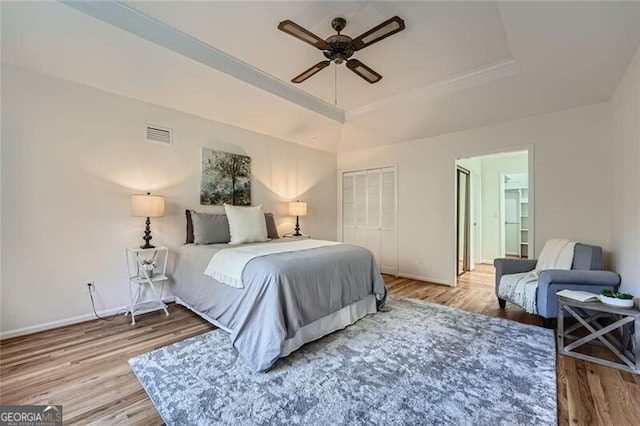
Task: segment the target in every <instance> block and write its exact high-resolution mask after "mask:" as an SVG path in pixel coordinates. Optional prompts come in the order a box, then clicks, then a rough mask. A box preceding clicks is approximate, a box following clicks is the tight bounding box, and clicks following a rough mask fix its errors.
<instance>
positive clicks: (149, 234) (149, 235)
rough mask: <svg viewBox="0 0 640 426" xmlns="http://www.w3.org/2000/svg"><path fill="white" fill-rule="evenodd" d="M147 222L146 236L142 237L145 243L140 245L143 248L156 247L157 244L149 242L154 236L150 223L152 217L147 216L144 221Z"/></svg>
mask: <svg viewBox="0 0 640 426" xmlns="http://www.w3.org/2000/svg"><path fill="white" fill-rule="evenodd" d="M144 223H145V225H146V226H145V228H144V237H142V239H143V240H144V244H143V245H141V246H140V248H141V249H152V248H156V246H152V245H151V244H149V241H151V239H152V238H153V237H152V236H151V227H150V226H149V225H151V219H149V218H147V220H146V221H145V222H144Z"/></svg>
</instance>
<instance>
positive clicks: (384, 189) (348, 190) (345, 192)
mask: <svg viewBox="0 0 640 426" xmlns="http://www.w3.org/2000/svg"><path fill="white" fill-rule="evenodd" d="M396 184H397V182H396V168H395V167H388V168H382V169H371V170H367V171H357V172H348V173H344V174H343V177H342V231H343V232H342V236H343V237H342V240H343V241H344V242H345V243H350V244H357V245H359V246H362V247H365V248H367V249H369V250H371V252H372V253H373V255H374V257H375V259H376V263H377V264H378V267H379V268H380V271H381V272H384V273H386V274H397V270H398V265H397V264H398V261H397V258H398V245H397V225H396V222H397V217H396V205H397V194H396Z"/></svg>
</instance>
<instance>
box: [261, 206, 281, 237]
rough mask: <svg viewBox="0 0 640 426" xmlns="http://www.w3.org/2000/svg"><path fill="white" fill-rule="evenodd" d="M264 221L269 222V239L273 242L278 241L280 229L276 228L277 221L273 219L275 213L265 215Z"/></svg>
mask: <svg viewBox="0 0 640 426" xmlns="http://www.w3.org/2000/svg"><path fill="white" fill-rule="evenodd" d="M264 220H265V221H266V222H267V237H268V238H269V239H271V240H277V239H278V238H280V237H279V236H278V227H277V226H276V219H275V218H274V217H273V213H265V214H264Z"/></svg>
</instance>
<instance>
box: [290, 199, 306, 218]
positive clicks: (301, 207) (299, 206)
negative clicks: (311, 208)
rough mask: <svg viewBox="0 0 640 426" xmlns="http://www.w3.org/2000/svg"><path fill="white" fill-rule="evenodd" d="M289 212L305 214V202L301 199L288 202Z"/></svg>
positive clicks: (296, 214)
mask: <svg viewBox="0 0 640 426" xmlns="http://www.w3.org/2000/svg"><path fill="white" fill-rule="evenodd" d="M289 214H290V215H291V216H306V215H307V203H305V202H303V201H296V202H294V203H289Z"/></svg>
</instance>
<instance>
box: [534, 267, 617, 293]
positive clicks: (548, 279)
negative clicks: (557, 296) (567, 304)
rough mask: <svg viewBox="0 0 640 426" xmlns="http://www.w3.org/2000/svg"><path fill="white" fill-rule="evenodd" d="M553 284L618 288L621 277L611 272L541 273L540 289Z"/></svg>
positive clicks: (554, 271)
mask: <svg viewBox="0 0 640 426" xmlns="http://www.w3.org/2000/svg"><path fill="white" fill-rule="evenodd" d="M551 284H580V285H595V286H611V287H617V286H618V285H619V284H620V275H618V274H616V273H615V272H611V271H592V270H565V269H547V270H545V271H542V272H540V277H539V278H538V289H540V288H542V287H548V286H550V285H551Z"/></svg>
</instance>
